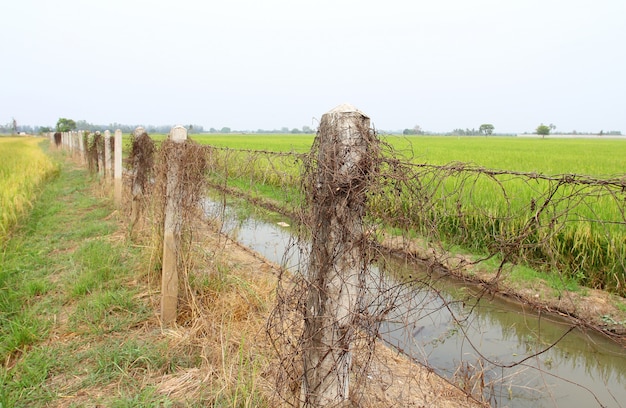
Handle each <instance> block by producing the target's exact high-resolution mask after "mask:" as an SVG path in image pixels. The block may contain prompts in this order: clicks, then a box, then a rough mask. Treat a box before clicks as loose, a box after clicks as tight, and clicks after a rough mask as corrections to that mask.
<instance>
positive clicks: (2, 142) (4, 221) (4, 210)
mask: <svg viewBox="0 0 626 408" xmlns="http://www.w3.org/2000/svg"><path fill="white" fill-rule="evenodd" d="M42 141H43V139H38V138H32V137H1V138H0V242H2V241H4V240H5V239H6V236H7V234H8V233H9V231H10V229H11V228H12V227H13V226H15V225H16V224H17V222H18V220H19V219H20V217H22V216H23V215H24V214H25V213H26V212H27V211H28V210H29V209H30V208H31V207H32V202H33V199H34V196H35V194H36V192H37V188H38V187H39V186H40V185H41V183H42V182H44V181H45V180H46V179H48V178H49V177H50V176H51V175H53V174H55V172H57V171H58V167H57V166H56V165H55V164H54V163H53V162H52V161H51V160H50V158H49V157H48V156H47V155H46V154H45V153H44V152H43V151H42V150H41V147H40V143H41V142H42Z"/></svg>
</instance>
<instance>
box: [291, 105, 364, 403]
mask: <svg viewBox="0 0 626 408" xmlns="http://www.w3.org/2000/svg"><path fill="white" fill-rule="evenodd" d="M317 139H318V140H316V144H314V148H315V146H317V148H318V149H319V150H318V152H317V168H316V170H315V173H314V175H313V177H314V179H312V180H311V181H312V184H313V185H310V186H309V187H308V188H310V189H311V190H310V193H309V196H310V203H311V204H312V207H313V208H312V220H311V225H312V231H311V234H312V248H311V256H310V260H309V262H310V263H309V269H308V275H307V276H308V282H309V291H308V294H307V305H306V306H307V307H306V312H305V320H304V338H303V369H304V372H303V376H302V387H301V395H300V398H301V402H302V403H303V406H305V407H323V406H335V405H337V404H341V403H342V401H346V400H347V399H348V397H349V377H350V367H351V364H352V346H353V345H352V342H353V338H354V330H355V329H354V323H355V320H356V313H357V309H358V305H359V302H360V298H361V296H362V294H363V293H362V292H363V290H364V289H363V288H364V277H365V273H366V271H367V261H366V257H365V256H364V251H365V242H364V241H365V240H364V238H363V225H362V218H363V214H364V209H365V198H366V195H365V193H366V188H367V181H368V175H369V173H370V171H371V168H372V162H373V160H372V157H370V145H371V143H372V142H373V140H374V139H373V132H371V131H370V121H369V118H368V117H367V116H366V115H365V114H363V113H362V112H360V111H358V110H357V109H356V108H355V107H353V106H351V105H346V104H344V105H340V106H338V107H336V108H335V109H333V110H331V111H330V112H328V113H326V114H324V115H323V116H322V119H321V122H320V127H319V130H318V134H317Z"/></svg>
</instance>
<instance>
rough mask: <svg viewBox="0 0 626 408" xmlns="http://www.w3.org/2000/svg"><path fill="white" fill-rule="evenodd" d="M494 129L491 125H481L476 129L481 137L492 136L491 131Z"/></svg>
mask: <svg viewBox="0 0 626 408" xmlns="http://www.w3.org/2000/svg"><path fill="white" fill-rule="evenodd" d="M494 129H495V128H494V127H493V125H492V124H491V123H483V124H482V125H480V127H479V128H478V131H479V132H480V133H482V134H483V135H485V136H489V135H491V134H493V130H494Z"/></svg>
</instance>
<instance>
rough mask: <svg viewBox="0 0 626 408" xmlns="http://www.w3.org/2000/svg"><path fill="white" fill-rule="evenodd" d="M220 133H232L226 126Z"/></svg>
mask: <svg viewBox="0 0 626 408" xmlns="http://www.w3.org/2000/svg"><path fill="white" fill-rule="evenodd" d="M220 133H230V128H229V127H227V126H224V127H223V128H222V130H220Z"/></svg>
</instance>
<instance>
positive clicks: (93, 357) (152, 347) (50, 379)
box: [0, 158, 167, 407]
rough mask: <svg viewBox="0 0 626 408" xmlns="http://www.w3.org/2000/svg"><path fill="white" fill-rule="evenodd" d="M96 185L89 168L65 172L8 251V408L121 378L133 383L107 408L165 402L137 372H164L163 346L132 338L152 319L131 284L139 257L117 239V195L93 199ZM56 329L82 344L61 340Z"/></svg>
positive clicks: (4, 291)
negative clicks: (133, 331) (139, 326)
mask: <svg viewBox="0 0 626 408" xmlns="http://www.w3.org/2000/svg"><path fill="white" fill-rule="evenodd" d="M59 159H62V158H59ZM96 185H97V183H96ZM94 186H95V185H94V181H93V180H92V179H91V177H90V176H88V175H87V173H86V172H85V171H84V170H79V169H74V168H71V165H65V166H64V167H63V169H62V171H61V172H60V173H58V174H57V177H56V178H54V179H51V180H49V181H48V182H47V183H46V185H45V187H44V188H43V190H42V193H41V197H40V198H39V200H36V201H34V202H33V207H32V210H31V211H30V214H28V216H27V217H26V218H24V222H23V224H22V225H20V226H19V227H18V228H17V229H16V230H15V232H14V234H13V236H12V237H11V239H9V240H8V241H7V242H6V243H5V244H4V245H3V246H2V253H1V254H0V265H1V268H0V316H1V317H0V361H2V366H1V367H0V381H1V384H0V389H1V390H2V391H0V403H1V404H2V406H7V407H10V406H15V407H20V406H23V407H25V406H28V407H37V406H48V405H50V404H54V401H58V400H59V398H62V396H64V395H65V396H71V395H73V394H75V393H76V392H77V391H79V390H80V389H89V388H98V387H105V386H108V385H109V384H110V382H111V381H113V380H115V381H118V382H123V383H124V384H125V385H124V386H123V387H121V388H120V390H116V393H117V394H118V395H117V397H115V396H110V395H105V396H103V397H102V403H103V404H104V405H107V406H132V405H133V404H134V403H135V402H136V403H137V404H139V402H140V401H143V402H145V403H146V404H147V406H149V405H150V404H151V403H153V406H156V405H157V404H161V402H167V398H165V397H164V396H158V395H153V394H151V393H150V392H149V389H147V390H143V387H142V384H141V382H140V381H139V380H137V376H134V377H133V376H132V375H129V372H131V373H132V372H135V373H136V372H138V371H141V370H163V369H165V367H166V366H167V363H166V362H164V357H163V355H164V354H162V353H161V352H162V351H163V349H164V348H165V343H163V342H160V343H159V342H157V343H156V344H153V343H146V342H143V343H142V341H141V340H138V339H133V338H127V337H126V335H127V334H128V328H129V327H133V326H134V325H135V324H138V323H139V322H141V321H144V320H146V318H148V317H149V316H151V315H152V312H151V311H150V310H149V309H147V308H146V305H145V303H144V302H140V301H138V300H137V299H136V295H137V290H138V288H137V287H136V285H129V282H132V281H133V280H134V279H136V276H134V275H135V274H136V273H137V271H138V264H137V261H138V259H139V258H140V257H139V253H138V251H137V250H136V249H134V248H133V247H129V246H128V245H126V243H125V242H124V241H123V240H119V239H114V238H113V237H112V235H111V234H112V233H113V232H115V231H117V225H116V222H115V218H114V217H113V218H112V217H110V215H111V213H112V212H113V211H114V210H115V209H114V208H113V205H112V202H111V200H110V199H109V198H107V197H98V196H97V194H94V192H96V191H97V190H94ZM63 321H65V322H66V323H61V322H63ZM53 332H55V333H57V334H55V335H54V336H59V335H61V336H69V337H68V338H69V339H80V340H76V341H75V342H74V341H69V342H68V341H56V340H54V338H50V336H51V335H52V333H53ZM105 335H106V336H105ZM81 336H82V337H81ZM60 378H62V380H61V379H60ZM77 379H78V380H77ZM68 384H70V385H69V386H68ZM107 401H108V402H107ZM133 401H134V402H133ZM109 403H110V404H109Z"/></svg>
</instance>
